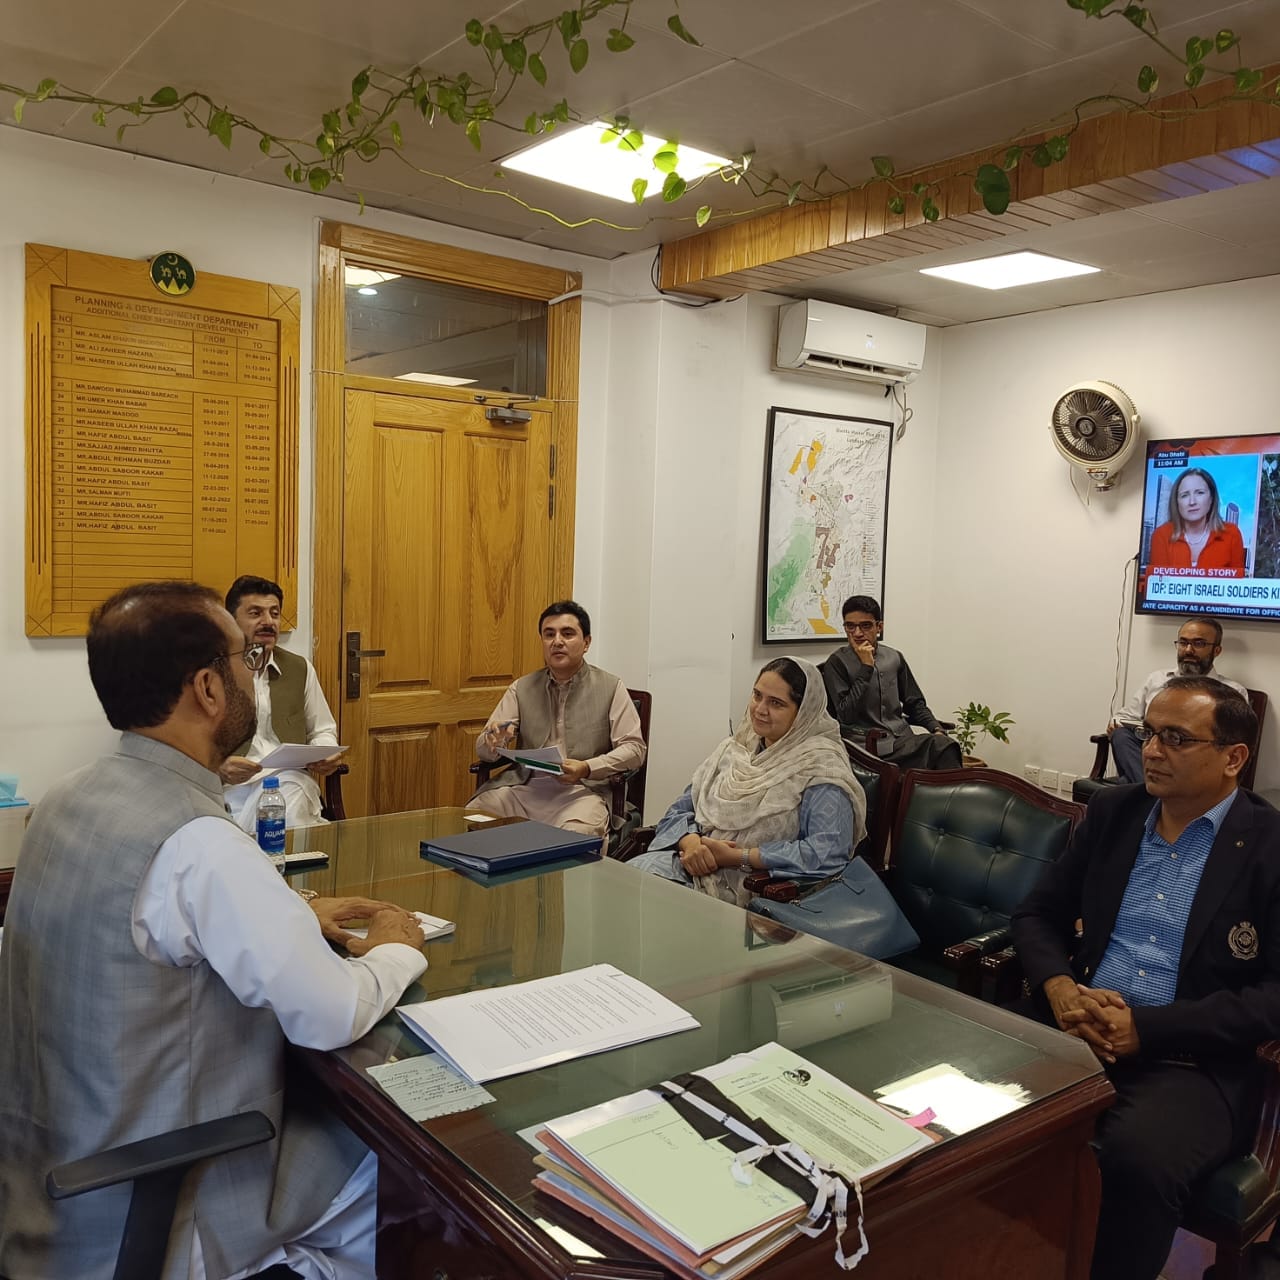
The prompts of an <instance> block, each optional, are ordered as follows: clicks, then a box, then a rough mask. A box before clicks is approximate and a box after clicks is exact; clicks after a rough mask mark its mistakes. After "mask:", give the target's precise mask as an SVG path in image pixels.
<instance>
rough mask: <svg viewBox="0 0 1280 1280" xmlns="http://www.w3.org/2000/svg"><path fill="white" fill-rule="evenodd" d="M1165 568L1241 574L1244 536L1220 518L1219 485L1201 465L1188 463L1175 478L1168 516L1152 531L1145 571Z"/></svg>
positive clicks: (1229, 574) (1232, 575)
mask: <svg viewBox="0 0 1280 1280" xmlns="http://www.w3.org/2000/svg"><path fill="white" fill-rule="evenodd" d="M1165 569H1181V570H1183V571H1186V570H1196V569H1201V570H1203V569H1214V570H1217V571H1218V572H1217V574H1216V575H1215V576H1217V577H1237V578H1243V577H1244V539H1243V538H1241V536H1240V529H1239V527H1238V526H1237V525H1235V524H1231V523H1229V522H1228V521H1225V520H1223V518H1222V513H1221V510H1220V507H1219V503H1218V486H1217V484H1216V483H1215V482H1214V479H1213V477H1212V476H1211V475H1210V474H1209V473H1208V472H1207V471H1205V470H1204V469H1203V468H1202V467H1189V468H1188V469H1187V470H1186V471H1184V472H1183V473H1182V474H1181V475H1180V476H1179V477H1178V479H1177V480H1176V481H1175V482H1174V485H1173V488H1172V490H1171V491H1170V493H1169V519H1168V520H1167V521H1165V523H1164V524H1162V525H1160V526H1158V527H1157V528H1156V530H1155V531H1154V532H1153V533H1152V535H1151V558H1150V560H1149V561H1148V564H1147V571H1148V572H1149V573H1160V571H1161V570H1165ZM1222 570H1227V571H1228V572H1227V573H1223V572H1222Z"/></svg>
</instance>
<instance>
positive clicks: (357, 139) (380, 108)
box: [0, 0, 1280, 230]
mask: <svg viewBox="0 0 1280 1280" xmlns="http://www.w3.org/2000/svg"><path fill="white" fill-rule="evenodd" d="M1065 2H1066V4H1067V5H1068V6H1069V7H1070V8H1072V9H1076V10H1079V11H1080V13H1081V14H1082V15H1083V17H1084V18H1085V19H1092V20H1098V21H1105V20H1109V19H1115V20H1117V21H1119V22H1124V23H1128V24H1129V25H1130V26H1131V27H1133V28H1136V29H1137V30H1138V31H1140V32H1141V33H1142V34H1143V35H1144V36H1145V37H1146V38H1147V39H1148V40H1149V41H1150V42H1151V43H1152V45H1153V46H1154V47H1155V48H1157V49H1159V50H1160V52H1161V53H1162V54H1163V55H1164V56H1165V58H1167V59H1168V60H1169V61H1170V62H1171V63H1172V64H1173V65H1174V66H1175V67H1176V68H1177V69H1178V74H1179V75H1180V76H1181V80H1182V86H1183V87H1185V88H1186V89H1188V90H1191V91H1192V97H1191V101H1190V102H1189V104H1188V105H1187V106H1185V107H1182V108H1179V109H1177V110H1170V109H1165V108H1160V107H1158V106H1157V105H1155V95H1156V93H1157V92H1158V91H1159V89H1160V77H1159V75H1158V73H1157V71H1156V68H1155V67H1154V66H1153V65H1151V64H1149V63H1148V64H1146V65H1144V66H1142V67H1141V68H1140V70H1139V71H1138V72H1137V75H1136V77H1135V88H1136V91H1137V92H1136V94H1135V95H1134V96H1131V97H1126V96H1121V95H1110V94H1109V95H1103V96H1098V97H1093V98H1088V99H1085V100H1083V101H1081V102H1079V103H1077V104H1076V105H1075V106H1074V108H1072V110H1071V111H1070V112H1068V113H1067V115H1066V118H1067V120H1068V123H1067V124H1066V125H1065V126H1063V127H1062V128H1061V129H1060V130H1059V131H1058V132H1055V133H1052V134H1051V135H1050V136H1048V137H1046V138H1045V139H1044V141H1042V142H1038V143H1035V144H1032V145H1027V144H1023V143H1018V142H1011V143H1010V145H1009V146H1008V147H1007V148H1006V150H1005V151H1004V154H1003V157H1002V159H1001V161H1000V163H990V164H982V165H979V166H978V167H977V168H976V169H975V170H974V172H973V173H972V174H971V175H968V176H969V177H970V178H971V179H972V182H973V185H974V187H975V189H976V190H977V192H978V194H979V195H980V197H981V199H982V203H983V205H984V207H985V208H986V209H987V210H988V211H989V212H990V213H993V214H1001V213H1004V212H1005V210H1006V209H1007V208H1008V206H1009V201H1010V198H1011V191H1012V188H1011V183H1010V178H1009V174H1010V172H1011V171H1012V170H1013V169H1015V168H1016V167H1017V166H1018V165H1019V164H1027V163H1029V164H1033V165H1037V166H1039V167H1042V168H1048V167H1050V166H1051V165H1054V164H1057V163H1059V162H1061V161H1062V160H1064V159H1066V157H1067V155H1068V153H1069V151H1070V147H1071V138H1072V135H1073V134H1074V133H1075V131H1076V129H1077V128H1078V127H1079V126H1080V123H1081V121H1082V120H1083V119H1084V118H1085V116H1086V115H1087V114H1088V113H1090V112H1091V111H1094V110H1100V109H1103V108H1105V107H1110V108H1112V109H1125V110H1132V111H1144V112H1147V113H1149V114H1152V115H1154V116H1157V117H1159V118H1161V119H1173V118H1178V117H1180V116H1185V115H1189V114H1194V113H1196V112H1198V111H1204V110H1212V109H1217V108H1219V107H1221V106H1223V105H1225V104H1227V103H1231V102H1241V101H1248V102H1255V103H1263V104H1267V105H1270V106H1272V107H1275V108H1280V76H1276V75H1271V76H1268V75H1266V74H1265V72H1264V71H1263V70H1260V69H1258V68H1256V67H1253V66H1250V65H1248V64H1246V62H1245V60H1244V57H1243V51H1242V48H1241V42H1240V39H1239V37H1238V36H1237V35H1236V33H1235V32H1234V31H1231V30H1229V29H1222V30H1219V31H1216V32H1212V33H1209V34H1206V35H1203V36H1192V37H1191V38H1189V39H1188V40H1187V41H1186V44H1185V46H1184V47H1183V48H1181V49H1178V48H1175V47H1173V46H1172V45H1171V44H1169V43H1168V42H1167V41H1166V39H1165V38H1164V37H1163V36H1162V34H1161V31H1160V27H1159V25H1158V23H1157V21H1156V18H1155V16H1154V14H1153V13H1152V11H1151V9H1149V8H1147V7H1145V6H1143V5H1140V4H1136V3H1122V2H1121V0H1065ZM633 3H634V0H580V3H579V4H578V5H577V6H576V7H571V8H567V9H564V10H563V11H562V12H560V13H558V14H556V15H555V16H553V17H549V18H546V19H544V20H542V21H540V22H533V23H530V24H528V25H527V26H524V27H522V28H519V29H513V30H504V29H502V28H500V27H499V26H497V25H496V24H493V23H490V24H488V25H486V24H485V23H483V22H481V21H480V20H479V19H476V18H472V19H471V20H470V21H469V22H468V23H467V24H466V27H465V29H464V34H465V36H466V39H467V40H468V42H469V43H470V44H471V45H473V46H475V48H476V49H477V50H479V51H480V53H481V54H482V55H483V58H484V60H485V62H486V63H487V67H488V70H487V72H486V73H484V74H483V75H478V76H472V75H471V74H470V73H468V72H465V71H460V72H458V73H457V74H445V73H436V72H428V71H425V70H423V69H422V68H420V67H415V68H413V69H412V70H410V71H407V72H403V73H398V72H393V71H388V70H386V69H385V68H382V67H377V66H367V67H364V68H363V69H361V70H360V71H358V72H357V73H356V75H355V76H354V77H353V78H352V80H351V88H350V94H349V96H348V97H347V99H346V101H345V102H342V103H339V104H338V105H336V106H334V107H333V108H332V109H331V110H329V111H326V112H325V113H324V116H323V117H322V119H321V121H320V124H319V130H318V132H317V133H316V135H315V136H314V137H313V138H286V137H282V136H280V135H278V134H274V133H271V132H268V131H267V130H265V129H263V128H261V127H260V126H259V125H257V124H256V123H254V121H252V120H250V119H248V118H247V117H246V116H244V115H241V114H240V113H238V112H237V111H235V110H234V109H233V108H232V107H231V106H230V105H228V104H226V103H222V102H217V101H215V100H214V99H213V98H211V97H210V96H209V95H208V94H206V93H203V92H201V91H200V90H198V89H179V88H175V87H174V86H172V85H162V86H160V87H158V88H157V89H156V90H155V91H154V92H153V93H152V94H150V96H145V95H144V96H139V97H137V98H135V99H132V100H131V101H127V102H120V101H112V100H109V99H106V98H102V97H100V96H98V95H96V94H93V93H84V92H81V91H78V90H76V89H74V88H72V87H70V86H68V85H64V84H60V83H59V82H58V81H57V80H54V79H51V78H50V79H44V80H41V81H40V82H39V83H38V84H36V85H34V86H33V87H27V88H24V87H22V86H20V85H11V84H3V83H0V100H2V99H3V98H8V99H10V100H11V106H10V109H11V111H12V115H13V118H14V120H15V121H16V122H17V123H19V124H21V123H22V121H23V119H24V118H25V115H26V112H27V111H28V110H29V109H38V108H39V107H40V105H41V104H44V103H49V102H62V103H70V104H73V105H76V106H81V107H85V108H88V109H90V110H91V111H92V118H93V120H94V122H95V123H96V124H98V125H100V126H102V127H103V128H104V129H107V128H111V127H113V126H114V128H115V135H116V141H117V143H119V142H121V141H123V140H124V138H125V137H126V136H127V135H128V134H129V132H130V131H131V130H133V129H137V128H142V127H144V126H145V125H146V124H147V123H148V122H149V121H150V120H152V119H154V118H155V117H156V116H171V115H176V116H179V117H181V118H182V119H183V120H184V121H185V122H186V124H187V126H188V127H189V128H194V129H200V130H203V131H204V132H205V133H207V134H208V135H209V136H210V137H211V138H215V139H217V141H218V142H220V143H221V144H222V145H223V146H224V147H226V148H228V149H230V147H231V145H232V141H233V139H234V138H235V136H236V135H237V134H239V135H241V136H248V137H250V138H253V139H256V141H257V145H258V148H259V149H260V150H261V151H262V153H263V154H264V155H266V156H270V157H272V158H273V159H276V160H278V161H280V162H281V164H282V165H283V169H284V173H285V175H286V177H287V178H288V179H289V180H290V181H291V182H294V183H297V184H299V185H303V186H306V187H309V188H310V189H311V190H312V191H316V192H322V191H325V190H327V189H328V188H329V187H330V186H331V185H332V184H334V183H340V184H344V185H349V186H351V187H352V189H353V190H354V191H355V192H356V194H357V196H358V195H359V179H358V171H359V167H360V166H361V165H363V164H369V163H371V162H373V161H375V160H377V159H378V158H379V157H381V156H383V155H386V154H390V155H392V156H394V157H395V158H396V159H397V160H399V161H401V162H402V163H404V164H406V165H408V166H409V167H410V168H412V169H414V170H415V171H416V172H418V173H421V174H424V175H426V176H427V177H431V178H435V179H438V180H439V181H441V182H443V183H447V184H451V185H454V186H459V187H464V188H467V189H468V190H472V191H481V192H485V193H487V194H491V195H494V196H496V197H501V198H505V199H508V200H512V201H514V202H516V203H517V204H519V205H521V206H523V207H524V208H526V209H529V210H531V211H532V212H535V213H538V214H541V215H543V216H545V217H547V218H549V219H552V220H554V221H556V222H558V223H560V224H561V225H562V226H567V227H576V226H583V225H586V224H588V223H595V224H598V225H603V226H607V227H612V228H615V229H617V230H638V229H640V227H639V226H637V225H626V224H623V223H619V222H611V221H609V220H607V219H604V218H595V217H592V218H585V219H581V220H579V221H568V220H566V219H564V218H561V217H559V216H558V215H557V214H555V213H554V212H553V211H552V210H549V209H542V208H539V207H538V206H536V205H533V204H530V203H529V202H527V201H526V200H524V199H523V198H521V197H520V196H519V195H518V194H517V193H516V192H514V191H512V190H510V189H509V188H507V187H506V186H504V185H477V184H473V183H468V182H464V181H462V180H461V179H459V178H456V177H454V176H452V175H449V174H446V173H437V172H433V171H432V170H429V169H423V168H421V167H420V166H418V165H416V164H413V163H412V162H411V161H410V160H409V158H408V157H407V156H406V155H405V152H404V139H405V132H406V130H407V129H410V128H414V127H419V128H420V127H427V128H441V127H456V128H459V129H461V130H462V131H463V132H464V133H465V135H466V137H467V138H468V139H469V140H470V142H471V144H472V146H474V147H475V149H476V150H477V151H481V150H482V149H483V146H484V138H485V135H486V134H487V133H488V132H489V131H491V130H507V131H510V132H513V133H521V134H525V135H528V136H530V137H534V138H536V137H540V136H542V135H545V134H549V133H551V132H553V131H554V130H556V129H557V128H560V127H561V126H564V125H569V124H576V123H582V122H583V120H584V117H583V116H582V114H581V113H580V112H579V111H578V110H577V109H576V108H575V107H574V106H573V104H572V103H571V102H570V100H569V97H568V96H562V97H560V98H559V99H558V100H556V101H554V102H552V103H550V105H548V106H546V107H544V108H543V109H541V110H535V111H532V112H530V113H528V114H527V115H525V116H524V117H523V118H522V119H521V118H518V116H513V113H512V111H511V108H510V106H509V103H510V98H511V93H512V90H513V89H514V88H515V86H516V85H517V84H518V83H519V82H520V81H521V79H522V78H527V79H528V80H531V81H533V82H534V83H535V84H536V85H537V86H538V87H539V89H545V88H546V87H547V85H548V81H549V80H550V78H551V77H550V71H551V70H555V69H557V68H558V66H559V65H560V63H562V62H563V63H564V64H567V67H568V70H569V72H570V74H571V75H576V74H578V73H579V72H581V71H582V70H583V68H584V67H585V66H586V65H587V63H588V61H589V60H590V58H591V57H592V56H596V57H600V56H610V57H612V56H618V55H625V54H626V52H627V51H628V50H629V49H631V48H632V47H633V46H634V44H635V43H636V41H635V38H634V37H633V36H632V35H631V34H630V33H629V32H628V30H627V22H628V18H629V17H630V14H631V6H632V4H633ZM674 3H676V4H677V5H678V0H674ZM666 25H667V28H668V31H669V32H670V34H671V36H672V37H674V38H676V39H679V40H682V41H685V42H686V43H688V44H694V45H696V44H699V43H700V42H699V40H698V39H697V37H696V36H695V35H694V34H693V33H692V32H690V31H689V30H688V28H687V27H686V26H685V25H684V22H683V20H682V18H681V16H680V12H679V9H678V7H677V8H676V9H674V10H673V12H672V13H671V15H670V16H669V17H668V18H667V23H666ZM601 46H603V53H601V51H600V50H601ZM593 51H594V53H593ZM1206 76H1211V77H1213V78H1215V79H1216V78H1220V77H1223V76H1226V77H1229V78H1230V80H1231V86H1230V91H1229V92H1228V93H1226V94H1225V95H1222V94H1215V96H1214V100H1213V101H1212V102H1211V103H1209V104H1206V105H1202V104H1199V103H1197V102H1196V101H1195V98H1194V90H1195V89H1196V88H1197V87H1198V86H1199V85H1200V84H1201V82H1202V81H1203V80H1204V79H1205V77H1206ZM549 96H550V94H548V97H549ZM607 123H608V126H609V127H608V128H607V129H605V130H604V132H603V133H602V136H601V142H602V144H603V145H610V146H617V147H620V148H622V149H625V150H638V149H639V148H640V147H641V145H642V142H643V137H642V134H641V132H640V130H639V128H637V127H636V126H635V124H633V122H632V121H631V120H630V119H628V118H627V117H625V116H619V117H616V118H614V119H612V120H610V121H608V122H607ZM679 148H680V143H679V139H678V138H669V139H667V141H666V142H665V143H664V144H663V146H661V147H660V148H659V149H658V150H657V151H656V153H655V154H654V155H653V157H652V172H651V174H650V175H649V176H648V177H642V178H638V179H637V180H636V181H635V183H634V184H633V187H632V194H633V196H634V197H635V201H636V203H637V205H639V204H641V203H642V202H643V201H644V199H645V198H646V197H647V196H648V195H650V194H651V193H652V191H653V190H654V189H655V188H658V189H660V191H661V196H662V200H663V203H664V204H666V205H673V204H675V203H676V202H677V201H680V200H682V199H683V198H684V197H685V195H686V194H688V193H690V192H693V191H695V190H697V191H698V192H699V194H700V195H702V196H708V195H709V197H710V198H708V199H707V200H706V202H705V203H701V204H699V205H698V207H697V208H696V211H694V212H692V213H687V214H678V215H670V216H679V217H688V218H689V219H691V220H692V221H693V222H695V223H696V224H697V225H698V226H704V225H705V224H706V223H707V222H709V221H710V220H712V219H713V218H729V217H739V216H743V215H749V214H755V213H758V212H760V211H761V209H764V208H769V207H776V206H779V205H791V204H795V203H796V202H797V201H809V200H819V199H826V198H827V197H829V196H832V195H835V194H838V193H839V192H841V191H850V190H854V189H856V188H859V187H863V186H866V185H868V184H869V183H871V182H875V181H883V182H886V183H887V184H888V185H889V187H890V189H891V195H890V198H889V202H888V203H889V209H890V211H891V212H893V213H895V214H900V213H903V212H904V211H905V210H906V208H907V205H908V203H909V202H914V201H918V202H919V209H920V213H921V216H923V217H924V218H925V220H927V221H930V222H932V221H936V220H937V218H938V217H939V216H940V210H939V207H938V204H937V202H936V199H935V197H936V196H937V194H938V189H937V187H936V185H934V184H931V183H928V182H918V181H916V182H913V181H911V180H910V179H909V178H903V177H900V176H899V175H898V174H897V172H896V170H895V167H894V163H893V159H892V157H890V156H885V155H877V156H872V157H870V161H869V169H870V172H869V173H868V174H867V175H866V176H865V177H861V178H858V179H855V180H847V179H845V178H843V177H841V176H839V175H838V174H835V173H833V172H832V171H831V170H830V169H828V168H827V167H826V166H823V167H821V168H820V169H818V171H817V172H816V173H814V174H811V175H806V176H803V177H797V176H795V175H791V176H787V175H783V174H781V173H778V172H776V171H774V170H770V169H768V168H766V167H764V166H762V165H759V164H756V163H753V161H754V157H753V156H752V155H749V154H747V155H740V156H737V157H736V158H734V159H732V160H730V161H729V162H728V163H726V164H725V165H723V166H722V167H720V168H719V169H716V170H713V171H712V172H710V173H708V174H706V175H703V176H701V177H696V178H689V179H686V178H685V177H682V176H681V175H680V174H679V173H678V172H677V167H678V165H679V161H680V150H679ZM495 179H497V180H500V181H503V180H505V175H504V174H503V173H502V172H501V170H498V171H497V172H496V173H495ZM717 182H720V183H732V184H734V185H738V184H742V185H745V186H746V188H747V189H748V190H749V191H750V193H751V195H752V197H753V201H752V204H751V206H750V207H749V208H746V209H741V208H735V209H732V210H730V209H717V207H716V205H715V201H714V191H715V184H716V183H717ZM361 204H362V205H363V199H362V198H361ZM646 221H647V220H646ZM640 225H644V224H643V223H642V224H640Z"/></svg>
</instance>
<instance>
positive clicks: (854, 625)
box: [844, 622, 880, 636]
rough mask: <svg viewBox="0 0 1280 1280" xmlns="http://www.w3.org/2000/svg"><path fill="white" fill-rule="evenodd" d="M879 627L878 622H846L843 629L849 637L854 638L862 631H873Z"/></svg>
mask: <svg viewBox="0 0 1280 1280" xmlns="http://www.w3.org/2000/svg"><path fill="white" fill-rule="evenodd" d="M879 625H880V624H879V623H878V622H846V623H845V624H844V629H845V630H846V631H847V632H848V633H849V634H850V635H851V636H856V635H858V634H860V633H861V632H863V631H874V630H875V629H876V627H878V626H879Z"/></svg>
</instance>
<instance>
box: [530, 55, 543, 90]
mask: <svg viewBox="0 0 1280 1280" xmlns="http://www.w3.org/2000/svg"><path fill="white" fill-rule="evenodd" d="M529 74H530V75H531V76H532V77H533V78H534V79H535V80H536V81H537V82H538V83H539V84H546V83H547V69H546V67H544V66H543V65H542V59H541V58H540V57H539V56H538V55H537V54H536V53H531V54H530V55H529Z"/></svg>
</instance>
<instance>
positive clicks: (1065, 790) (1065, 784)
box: [1058, 769, 1080, 800]
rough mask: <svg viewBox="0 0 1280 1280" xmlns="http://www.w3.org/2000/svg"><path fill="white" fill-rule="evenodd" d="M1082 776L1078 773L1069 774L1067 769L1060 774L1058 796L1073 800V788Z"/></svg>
mask: <svg viewBox="0 0 1280 1280" xmlns="http://www.w3.org/2000/svg"><path fill="white" fill-rule="evenodd" d="M1079 776H1080V775H1079V774H1078V773H1068V772H1067V771H1066V770H1065V769H1063V771H1062V772H1061V773H1060V774H1058V794H1059V795H1060V796H1066V797H1067V799H1068V800H1070V799H1071V788H1072V786H1074V784H1075V780H1076V779H1077V778H1078V777H1079Z"/></svg>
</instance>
